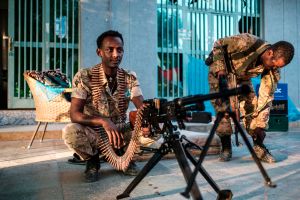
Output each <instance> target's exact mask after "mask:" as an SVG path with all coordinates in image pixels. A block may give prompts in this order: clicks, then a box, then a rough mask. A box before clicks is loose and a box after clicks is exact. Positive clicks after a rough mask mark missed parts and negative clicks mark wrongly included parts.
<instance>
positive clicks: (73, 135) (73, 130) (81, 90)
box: [63, 66, 142, 159]
mask: <svg viewBox="0 0 300 200" xmlns="http://www.w3.org/2000/svg"><path fill="white" fill-rule="evenodd" d="M94 67H96V66H94ZM91 77H92V68H88V69H82V70H80V71H79V72H77V73H76V75H75V76H74V79H73V83H72V87H73V92H72V97H74V98H78V99H84V100H85V101H86V103H85V106H84V114H86V115H90V116H100V117H104V118H110V119H111V120H112V121H113V122H114V123H115V124H116V126H117V127H118V128H120V126H124V123H119V122H118V120H119V119H120V117H119V116H120V110H119V109H118V103H119V102H118V97H119V91H118V89H116V91H115V92H114V93H113V94H111V91H110V88H109V87H108V83H107V79H106V76H105V74H104V71H103V70H100V77H102V79H103V87H104V90H103V91H102V94H101V95H100V104H99V106H98V107H99V109H96V108H95V107H94V105H93V102H92V98H93V96H92V86H91ZM125 82H126V91H125V95H126V105H125V107H126V110H127V108H128V104H129V101H130V99H132V98H133V97H137V96H140V95H142V91H141V89H140V84H139V82H138V80H137V78H136V75H135V73H134V72H127V71H126V72H125ZM128 127H129V126H128ZM129 133H130V131H129V128H127V131H126V132H125V134H126V135H125V136H124V139H125V140H126V138H127V141H129V140H130V138H129V137H128V135H129ZM97 134H98V133H96V132H95V131H94V129H93V128H92V127H88V126H83V125H81V124H77V123H70V124H68V125H67V126H66V127H65V128H64V129H63V139H64V140H65V143H66V145H67V146H68V147H69V148H70V149H71V150H73V151H74V152H76V153H77V154H78V155H80V157H82V158H83V159H88V158H89V157H91V156H93V155H96V154H97V153H98V146H97V144H98V140H99V137H98V135H97Z"/></svg>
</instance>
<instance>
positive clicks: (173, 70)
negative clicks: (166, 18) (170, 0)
mask: <svg viewBox="0 0 300 200" xmlns="http://www.w3.org/2000/svg"><path fill="white" fill-rule="evenodd" d="M171 9H172V10H171V11H172V12H171V20H172V21H171V28H172V32H171V34H172V63H171V64H172V97H173V98H174V93H175V89H174V87H175V80H174V74H175V73H176V72H175V69H174V68H175V65H174V44H175V43H174V31H175V28H174V13H173V12H174V11H173V6H172V8H171Z"/></svg>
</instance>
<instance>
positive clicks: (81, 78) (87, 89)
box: [72, 66, 142, 118]
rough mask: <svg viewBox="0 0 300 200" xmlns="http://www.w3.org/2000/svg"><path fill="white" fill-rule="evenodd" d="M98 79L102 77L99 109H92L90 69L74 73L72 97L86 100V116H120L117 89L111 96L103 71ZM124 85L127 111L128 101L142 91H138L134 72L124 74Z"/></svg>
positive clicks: (138, 85) (138, 87) (139, 94)
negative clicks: (102, 88)
mask: <svg viewBox="0 0 300 200" xmlns="http://www.w3.org/2000/svg"><path fill="white" fill-rule="evenodd" d="M94 67H96V66H94ZM94 67H93V68H94ZM100 77H102V79H103V87H104V90H103V91H102V94H101V95H100V100H99V101H100V107H99V108H98V109H96V108H95V107H94V105H93V102H92V100H93V96H92V87H91V78H92V68H87V69H81V70H80V71H78V72H77V73H76V75H75V76H74V79H73V83H72V87H73V92H72V97H74V98H79V99H84V100H86V104H85V107H84V113H85V114H87V115H91V116H100V117H109V118H118V117H119V115H120V111H119V109H118V103H119V101H118V97H119V91H118V89H116V90H115V91H114V93H113V94H112V93H111V91H110V88H109V87H108V82H107V79H106V76H105V73H104V71H103V70H100ZM117 77H118V76H117ZM117 82H118V80H117ZM125 83H126V90H125V95H126V103H127V104H126V105H125V107H126V109H127V108H128V103H129V101H130V100H131V99H132V98H133V97H137V96H141V95H142V91H141V89H140V84H139V82H138V80H137V78H136V75H135V73H134V72H129V71H126V72H125ZM100 87H101V86H100Z"/></svg>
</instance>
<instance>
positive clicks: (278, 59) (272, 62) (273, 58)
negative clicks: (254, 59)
mask: <svg viewBox="0 0 300 200" xmlns="http://www.w3.org/2000/svg"><path fill="white" fill-rule="evenodd" d="M294 51H295V50H294V46H293V45H292V44H291V43H289V42H286V41H279V42H276V43H275V44H273V45H271V46H270V48H268V49H267V50H266V51H265V52H264V53H263V55H262V57H261V58H262V62H263V65H264V67H265V68H267V69H278V68H282V67H284V66H286V65H287V64H289V63H290V62H291V60H292V59H293V57H294Z"/></svg>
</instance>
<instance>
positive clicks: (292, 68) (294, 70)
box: [264, 0, 300, 108]
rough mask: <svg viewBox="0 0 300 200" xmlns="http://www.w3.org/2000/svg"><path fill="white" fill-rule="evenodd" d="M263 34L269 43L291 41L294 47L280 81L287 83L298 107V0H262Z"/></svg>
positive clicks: (299, 28) (299, 64) (299, 29)
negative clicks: (292, 54)
mask: <svg viewBox="0 0 300 200" xmlns="http://www.w3.org/2000/svg"><path fill="white" fill-rule="evenodd" d="M264 2H265V4H264V15H265V22H264V36H265V39H266V40H267V41H269V42H271V43H275V42H277V41H279V40H286V41H288V42H291V43H292V44H293V45H294V47H295V56H294V59H293V60H292V62H291V63H290V64H289V65H288V66H287V67H285V68H284V69H283V70H282V71H281V72H282V73H281V81H280V82H283V83H288V93H289V96H290V98H291V99H292V101H293V102H294V103H295V104H296V106H297V107H298V108H299V107H300V78H299V77H300V67H299V66H300V59H299V58H300V0H264Z"/></svg>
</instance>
